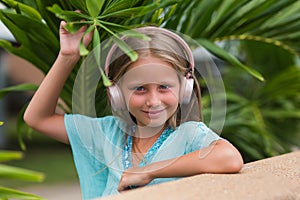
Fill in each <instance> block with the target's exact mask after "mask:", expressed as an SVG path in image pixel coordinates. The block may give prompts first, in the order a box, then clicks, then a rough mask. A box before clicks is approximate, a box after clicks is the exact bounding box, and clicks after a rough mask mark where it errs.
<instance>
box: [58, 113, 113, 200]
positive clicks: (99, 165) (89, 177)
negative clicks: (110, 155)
mask: <svg viewBox="0 0 300 200" xmlns="http://www.w3.org/2000/svg"><path fill="white" fill-rule="evenodd" d="M64 119H65V126H66V130H67V134H68V137H69V141H70V145H71V149H72V153H73V158H74V162H75V166H76V169H77V173H78V176H79V180H80V186H81V190H82V197H83V199H92V198H95V197H99V196H102V193H103V190H104V188H105V186H106V182H107V180H106V179H107V173H108V170H107V167H106V165H105V164H104V163H103V162H101V157H103V155H102V153H101V152H103V151H101V150H100V149H97V148H95V146H96V145H95V140H94V139H95V138H96V133H97V131H99V128H101V127H99V125H98V124H97V120H96V119H93V118H89V117H85V116H82V115H65V118H64ZM87 127H88V128H87ZM99 137H101V136H99ZM101 141H103V140H101V138H100V139H99V138H98V139H97V140H96V142H101ZM98 145H99V146H101V144H98ZM91 185H92V186H93V187H91Z"/></svg>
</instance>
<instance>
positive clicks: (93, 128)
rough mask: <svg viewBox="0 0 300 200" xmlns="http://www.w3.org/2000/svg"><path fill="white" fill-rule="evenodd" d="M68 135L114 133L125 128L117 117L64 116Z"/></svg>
mask: <svg viewBox="0 0 300 200" xmlns="http://www.w3.org/2000/svg"><path fill="white" fill-rule="evenodd" d="M64 122H65V126H66V129H67V132H68V134H70V133H71V132H73V133H84V134H87V132H100V133H107V132H114V131H117V130H119V129H122V128H123V127H125V124H124V123H123V122H122V121H121V120H120V119H119V118H117V117H114V116H105V117H100V118H95V117H89V116H85V115H80V114H66V115H65V117H64Z"/></svg>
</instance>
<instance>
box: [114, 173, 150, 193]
mask: <svg viewBox="0 0 300 200" xmlns="http://www.w3.org/2000/svg"><path fill="white" fill-rule="evenodd" d="M152 180H153V178H152V177H151V173H150V172H149V171H145V170H144V168H143V167H133V168H130V169H128V170H126V171H124V172H123V174H122V177H121V180H120V183H119V186H118V191H119V192H122V191H124V190H128V189H134V188H136V187H141V186H144V185H147V184H148V183H150V182H151V181H152Z"/></svg>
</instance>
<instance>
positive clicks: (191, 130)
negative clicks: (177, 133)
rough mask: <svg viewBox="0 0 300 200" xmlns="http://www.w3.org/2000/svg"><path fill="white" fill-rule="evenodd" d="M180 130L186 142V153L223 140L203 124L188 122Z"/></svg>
mask: <svg viewBox="0 0 300 200" xmlns="http://www.w3.org/2000/svg"><path fill="white" fill-rule="evenodd" d="M182 128H183V130H184V134H185V137H186V140H187V141H186V153H190V152H193V151H196V150H199V149H202V148H205V147H208V146H209V145H210V144H211V143H212V142H214V141H216V140H220V139H223V138H221V137H220V136H219V135H218V134H216V133H215V132H213V131H212V130H211V129H210V128H208V127H207V126H206V125H205V124H204V123H203V122H188V123H186V124H185V125H183V127H182Z"/></svg>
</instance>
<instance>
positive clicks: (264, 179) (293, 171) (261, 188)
mask: <svg viewBox="0 0 300 200" xmlns="http://www.w3.org/2000/svg"><path fill="white" fill-rule="evenodd" d="M102 199H105V200H140V199H143V200H153V199H164V200H166V199H172V200H174V199H175V200H176V199H178V200H199V199H205V200H215V199H221V200H227V199H228V200H232V199H243V200H248V199H249V200H250V199H251V200H252V199H256V200H261V199H273V200H274V199H275V200H277V199H286V200H292V199H293V200H294V199H300V151H297V152H293V153H288V154H284V155H280V156H276V157H272V158H268V159H264V160H260V161H256V162H251V163H247V164H245V166H244V167H243V169H242V171H241V172H240V173H238V174H202V175H197V176H193V177H188V178H183V179H181V180H178V181H173V182H168V183H163V184H160V185H155V186H149V187H143V188H138V189H135V190H132V191H128V192H124V193H122V194H119V195H113V196H109V197H106V198H102Z"/></svg>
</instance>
